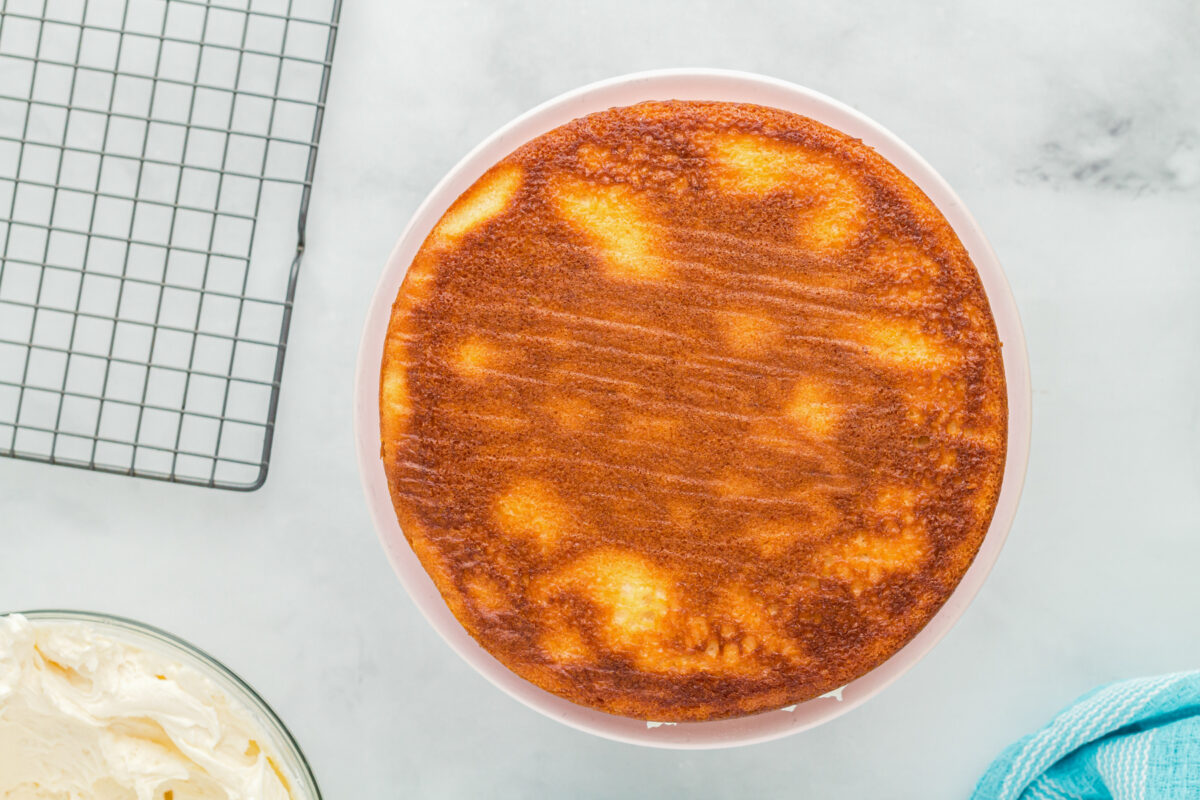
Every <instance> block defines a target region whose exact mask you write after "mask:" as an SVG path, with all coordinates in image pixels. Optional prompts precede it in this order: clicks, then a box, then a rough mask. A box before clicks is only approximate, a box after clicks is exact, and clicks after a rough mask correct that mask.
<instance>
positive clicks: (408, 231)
mask: <svg viewBox="0 0 1200 800" xmlns="http://www.w3.org/2000/svg"><path fill="white" fill-rule="evenodd" d="M670 99H678V100H716V101H728V102H749V103H756V104H759V105H766V106H774V107H776V108H782V109H784V110H787V111H792V112H794V113H798V114H801V115H804V116H808V117H811V118H812V119H815V120H817V121H818V122H822V123H824V124H826V125H829V126H831V127H833V128H836V129H838V130H840V131H842V132H844V133H846V134H848V135H851V136H854V137H856V138H859V139H862V140H863V141H864V142H865V143H866V144H868V145H870V146H871V147H873V148H874V149H875V150H876V151H877V152H879V153H880V154H881V155H882V156H883V157H884V158H886V159H888V160H889V161H891V162H892V163H893V164H894V165H895V166H896V167H897V168H899V169H900V170H901V171H902V172H904V173H905V175H907V176H908V177H909V178H910V179H911V180H913V181H914V182H915V183H916V184H917V186H918V187H920V189H921V190H922V191H923V192H925V194H926V195H927V196H928V197H929V198H930V199H931V200H932V201H933V203H934V205H936V206H937V207H938V209H939V210H940V211H941V212H942V214H943V215H944V216H945V217H946V219H947V220H948V221H949V223H950V225H951V227H952V228H953V229H954V231H955V233H956V234H957V235H958V237H959V239H960V240H961V241H962V243H963V245H964V246H965V247H966V248H967V251H968V253H969V254H970V256H971V259H972V261H973V262H974V264H975V267H976V270H977V271H978V273H979V275H980V279H981V281H982V283H983V286H984V292H985V295H986V296H987V299H988V303H989V305H990V306H991V310H992V316H993V319H994V320H995V323H996V328H997V332H998V334H999V337H1000V340H1001V344H1002V347H1003V361H1004V372H1005V380H1006V384H1007V391H1008V448H1007V453H1006V460H1005V467H1004V475H1003V479H1002V484H1001V489H1000V496H999V499H998V500H997V503H996V508H995V511H994V513H993V516H992V521H991V523H990V525H989V527H988V531H987V533H986V535H985V537H984V540H983V543H982V544H981V545H980V548H979V551H978V552H977V553H976V556H975V558H974V560H973V562H972V564H971V566H970V567H969V569H968V570H967V572H966V573H965V574H964V575H963V577H962V579H961V580H960V581H959V584H958V586H957V587H956V588H955V589H954V591H953V592H952V594H951V595H950V597H949V598H948V599H947V600H946V602H945V603H944V604H943V605H942V607H941V608H940V609H939V610H938V612H937V613H936V614H935V615H934V616H933V618H932V619H930V620H929V622H928V623H927V624H926V625H925V627H924V628H922V629H921V630H920V631H919V632H918V633H917V635H916V636H915V637H913V639H911V640H910V641H909V642H908V643H907V644H906V645H905V646H904V647H902V648H901V649H900V650H898V651H896V652H895V653H893V654H892V656H891V657H890V658H888V659H887V661H885V662H884V663H882V664H880V665H879V666H877V667H876V668H875V669H873V670H871V671H870V672H868V673H866V674H865V675H862V676H860V677H859V678H857V679H855V680H854V681H851V682H850V683H849V684H847V685H846V686H844V687H842V688H841V689H838V690H836V691H835V692H831V693H829V694H828V695H825V696H822V697H819V698H815V699H812V700H808V701H805V702H803V703H800V704H798V705H796V706H791V707H789V708H787V709H784V710H779V711H772V712H764V713H761V714H756V715H752V716H749V717H741V718H736V719H729V720H715V721H711V722H688V723H678V724H675V723H663V724H659V723H647V722H645V721H641V720H634V719H630V718H625V717H617V716H613V715H610V714H606V713H604V712H601V711H597V710H595V709H591V708H586V707H584V706H579V705H575V704H573V703H571V702H569V701H567V700H565V699H563V698H560V697H558V696H557V695H554V694H551V693H549V692H547V691H545V690H543V689H541V688H539V687H537V686H534V685H533V684H532V683H528V682H527V681H525V680H524V679H522V678H519V677H517V676H516V674H515V673H513V672H511V671H510V670H509V669H508V668H507V667H505V666H504V665H503V664H501V663H500V662H499V661H498V660H496V659H495V658H494V657H493V656H492V655H491V654H490V653H488V652H487V651H486V650H484V649H483V647H481V646H480V645H479V644H478V643H477V642H476V641H475V640H474V639H473V638H472V637H471V636H470V635H469V634H468V633H467V632H466V630H465V629H464V628H463V627H462V626H461V625H460V624H459V622H458V621H457V619H455V617H454V616H453V614H451V613H450V611H449V609H448V607H447V606H446V605H445V602H444V600H443V599H442V597H441V595H440V593H438V591H437V589H436V587H435V586H434V584H433V582H432V580H431V579H430V578H429V576H428V575H427V574H426V573H425V571H424V569H423V568H422V567H421V565H420V562H419V561H418V560H417V558H416V556H415V554H413V552H412V550H411V548H410V547H409V546H408V543H407V541H406V540H405V538H404V536H403V533H402V531H401V530H400V526H399V522H398V521H397V519H396V514H395V510H394V509H393V507H392V503H391V496H390V493H389V492H388V487H387V479H386V476H385V474H384V471H383V468H382V465H381V463H380V424H379V403H378V400H379V380H380V364H381V360H382V352H383V341H384V337H385V335H386V331H387V326H388V322H389V320H390V316H391V308H392V303H393V301H394V300H395V297H396V294H397V292H398V290H399V287H400V283H401V282H402V281H403V278H404V275H405V273H406V272H407V269H408V266H409V264H410V263H411V261H412V257H413V256H414V255H415V253H416V250H417V249H418V248H419V247H420V245H421V243H422V242H423V241H424V239H425V237H426V235H427V234H428V232H429V231H430V230H431V229H432V228H433V226H434V225H435V224H436V223H437V221H438V220H439V219H440V218H441V216H442V214H443V213H444V212H445V211H446V209H447V208H448V207H449V206H450V204H451V203H453V201H454V200H455V199H457V197H458V196H459V195H460V194H461V193H462V192H463V191H465V190H466V189H467V188H468V187H469V186H470V185H471V184H472V183H474V181H475V180H476V179H478V178H479V177H480V176H481V175H482V174H483V173H484V172H485V171H486V170H487V169H488V168H490V167H491V166H493V165H494V164H495V163H496V162H497V161H499V160H500V159H501V158H503V157H505V156H506V155H507V154H508V153H510V152H511V151H512V150H514V149H515V148H516V147H518V146H520V145H521V144H523V143H524V142H526V141H529V140H530V139H532V138H535V137H536V136H539V135H541V134H542V133H545V132H547V131H549V130H551V129H553V128H555V127H558V126H559V125H562V124H564V123H566V122H568V121H570V120H571V119H575V118H577V117H580V116H584V115H586V114H589V113H593V112H596V111H602V110H604V109H607V108H610V107H614V106H625V105H631V104H633V103H636V102H642V101H647V100H670ZM1031 432H1032V391H1031V386H1030V374H1029V359H1028V353H1027V350H1026V343H1025V336H1024V332H1023V329H1022V326H1021V319H1020V315H1019V313H1018V310H1017V307H1016V301H1015V299H1014V297H1013V294H1012V290H1011V287H1010V286H1009V284H1008V280H1007V278H1006V276H1005V274H1004V271H1003V269H1002V268H1001V266H1000V263H999V260H998V258H997V256H996V254H995V251H994V250H993V249H992V247H991V245H990V244H989V243H988V241H987V238H986V237H985V236H984V234H983V231H982V230H981V229H980V227H979V225H978V223H977V222H976V221H975V219H974V217H972V216H971V214H970V212H969V211H968V210H967V208H966V206H965V205H964V204H963V202H962V200H961V199H959V197H958V195H957V194H956V193H955V192H954V190H953V189H952V188H951V187H950V185H949V184H948V183H947V182H946V181H945V179H944V178H942V177H941V175H940V174H939V173H938V172H937V171H936V170H934V168H933V167H932V166H931V165H930V164H929V163H928V162H926V161H925V160H924V159H923V158H922V157H921V156H920V155H918V154H917V153H916V151H914V150H913V149H912V148H911V147H909V146H908V145H907V144H906V143H905V142H903V141H902V140H901V139H900V138H899V137H898V136H896V135H895V134H893V133H891V132H890V131H889V130H888V129H886V128H885V127H883V126H882V125H880V124H879V123H877V122H875V121H874V120H872V119H870V118H869V117H867V116H866V115H864V114H862V113H861V112H859V111H857V110H855V109H853V108H851V107H849V106H847V105H846V104H844V103H842V102H840V101H838V100H834V99H833V98H830V97H828V96H826V95H824V94H821V93H819V92H816V91H813V90H811V89H808V88H805V87H803V86H799V85H797V84H794V83H790V82H787V81H784V80H780V79H778V78H772V77H767V76H764V75H758V74H754V73H749V72H740V71H734V70H720V69H707V68H699V69H667V70H651V71H647V72H637V73H632V74H628V75H621V76H617V77H614V78H609V79H606V80H602V81H598V82H595V83H591V84H587V85H585V86H582V87H579V88H577V89H573V90H571V91H568V92H565V93H563V94H560V95H558V96H557V97H555V98H553V99H551V100H548V101H546V102H544V103H542V104H541V105H538V106H536V107H534V108H533V109H531V110H529V111H527V112H525V113H524V114H522V115H520V116H518V117H516V118H515V119H513V120H512V121H511V122H509V123H507V124H506V125H504V126H502V127H501V128H499V129H498V130H496V131H495V132H494V133H492V134H491V135H490V136H488V137H486V138H485V139H484V140H483V141H482V142H480V143H479V144H478V145H476V146H475V147H474V148H473V149H472V150H471V151H470V152H468V153H467V155H465V156H464V157H463V158H462V159H461V160H460V161H459V162H458V163H457V164H456V165H455V166H454V167H453V168H452V169H451V170H450V171H449V172H447V173H446V175H445V176H444V177H443V178H442V179H441V180H440V181H439V182H438V183H437V185H436V186H435V187H434V189H433V190H432V191H431V192H430V193H429V194H428V195H427V196H426V197H425V199H424V201H423V202H422V203H421V204H420V206H418V208H417V210H416V211H415V212H414V213H413V215H412V217H411V219H410V220H409V223H408V225H407V226H406V228H405V230H404V232H403V234H402V235H401V236H400V239H399V240H398V241H397V243H396V245H395V247H394V248H393V250H392V252H391V255H390V256H389V258H388V261H387V264H386V266H385V268H384V270H383V272H382V274H381V276H380V279H379V281H378V284H377V286H376V289H375V292H374V294H373V297H372V299H371V302H370V305H369V306H368V309H367V314H366V320H365V322H364V325H363V331H362V337H361V341H360V344H359V350H358V360H357V368H356V379H355V399H354V435H355V444H356V450H357V456H358V463H359V473H360V477H361V479H362V484H363V491H364V493H365V495H366V499H367V504H368V507H369V509H370V512H371V516H372V519H373V521H374V524H375V528H376V532H377V534H378V536H379V539H380V542H381V543H382V545H383V547H384V550H385V552H386V553H387V557H388V559H389V561H390V562H391V564H392V567H393V569H394V570H395V572H396V574H397V575H398V577H399V578H400V580H401V582H402V583H403V584H404V586H405V589H406V590H407V591H408V594H409V596H410V597H411V598H412V600H413V602H414V603H415V604H416V605H417V608H418V609H419V610H420V611H421V613H422V615H424V617H425V618H426V620H427V621H428V622H429V624H430V625H431V626H432V627H433V628H434V630H436V631H437V632H438V634H439V635H440V636H441V637H442V639H443V640H444V641H445V642H446V643H447V644H448V645H449V646H450V648H451V649H452V650H454V651H455V652H456V653H457V654H458V655H459V656H460V657H461V658H462V659H463V660H464V661H466V662H467V663H468V664H470V665H471V666H472V667H473V668H474V669H475V670H476V671H477V672H479V673H480V674H481V675H483V677H485V678H487V679H488V680H489V681H490V682H492V683H493V684H494V685H496V686H497V687H498V688H500V689H501V690H503V691H504V692H505V693H507V694H508V695H510V696H511V697H513V698H515V699H516V700H518V701H519V702H521V703H523V704H524V705H526V706H529V707H530V708H532V709H534V710H536V711H538V712H539V713H541V714H543V715H545V716H547V717H549V718H551V719H554V720H557V721H559V722H561V723H563V724H565V725H568V726H570V727H573V728H575V729H577V730H581V731H584V732H587V733H591V734H594V735H597V736H601V737H603V738H607V739H612V740H614V741H621V742H626V743H629V744H637V745H643V746H650V747H660V748H671V749H687V750H696V749H713V748H724V747H734V746H741V745H748V744H754V743H759V742H766V741H771V740H774V739H778V738H781V737H783V736H788V735H791V734H794V733H798V732H800V731H802V730H807V729H809V728H813V727H815V726H817V725H820V724H823V723H825V722H828V721H830V720H832V719H834V718H836V717H838V716H841V715H842V714H844V713H846V712H848V711H850V710H851V709H852V708H856V707H857V706H859V705H861V704H862V703H864V702H866V701H867V700H868V699H870V698H871V697H874V696H875V695H877V694H878V693H879V692H881V691H882V690H883V689H884V688H886V687H887V686H889V685H890V684H891V683H893V682H894V681H896V680H897V679H899V677H900V676H901V675H903V674H904V673H906V672H907V671H908V670H909V669H911V668H912V667H913V666H914V665H915V664H916V663H917V662H918V661H920V660H921V659H922V658H923V657H924V656H925V655H926V654H928V652H929V651H930V650H931V649H932V648H933V647H934V645H936V644H937V643H938V641H940V640H941V639H942V637H943V636H945V635H946V633H948V632H949V630H950V628H952V627H953V626H954V624H955V623H956V622H957V621H958V619H959V618H960V617H961V616H962V614H963V613H964V612H965V610H966V608H967V606H968V605H969V604H970V602H971V600H972V599H974V597H975V595H976V594H977V593H978V592H979V590H980V588H981V587H982V585H983V582H984V579H985V578H986V577H987V574H988V573H989V572H990V570H991V568H992V566H993V565H994V564H995V562H996V560H997V558H998V557H999V554H1000V550H1001V548H1002V546H1003V544H1004V541H1005V539H1006V538H1007V536H1008V532H1009V529H1010V528H1011V526H1012V523H1013V520H1014V518H1015V516H1016V512H1017V507H1018V504H1019V500H1020V496H1021V492H1022V489H1023V486H1024V479H1025V473H1026V469H1027V466H1028V460H1029V447H1030V439H1031Z"/></svg>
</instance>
